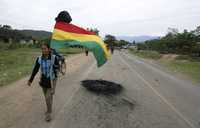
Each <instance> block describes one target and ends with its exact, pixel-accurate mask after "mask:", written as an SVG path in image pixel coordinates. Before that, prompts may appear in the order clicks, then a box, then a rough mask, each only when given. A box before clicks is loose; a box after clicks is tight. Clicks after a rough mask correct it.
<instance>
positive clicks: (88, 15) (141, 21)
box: [0, 0, 200, 35]
mask: <svg viewBox="0 0 200 128" xmlns="http://www.w3.org/2000/svg"><path fill="white" fill-rule="evenodd" d="M0 4H1V7H0V24H10V25H11V26H13V27H14V28H20V29H42V30H48V31H51V30H52V29H53V26H54V23H55V21H54V18H55V17H56V16H57V14H58V13H59V12H60V11H62V10H68V11H69V12H70V14H71V16H72V18H73V23H74V24H77V25H80V26H83V27H97V28H98V29H100V32H101V34H103V35H104V34H106V33H110V34H114V35H143V34H148V35H163V34H164V33H165V32H166V29H167V28H168V27H176V28H178V29H180V30H183V29H184V28H187V29H194V28H195V27H196V26H197V25H200V23H199V20H200V9H199V7H200V1H199V0H140V1H139V0H118V1H117V0H101V1H100V0H98V1H95V0H85V1H82V0H68V1H66V0H57V1H55V0H29V1H27V0H16V1H6V0H1V1H0Z"/></svg>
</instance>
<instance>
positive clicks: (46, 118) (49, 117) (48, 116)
mask: <svg viewBox="0 0 200 128" xmlns="http://www.w3.org/2000/svg"><path fill="white" fill-rule="evenodd" d="M45 120H46V121H47V122H50V121H51V114H50V113H46V117H45Z"/></svg>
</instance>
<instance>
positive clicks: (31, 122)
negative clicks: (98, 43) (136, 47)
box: [0, 51, 200, 128]
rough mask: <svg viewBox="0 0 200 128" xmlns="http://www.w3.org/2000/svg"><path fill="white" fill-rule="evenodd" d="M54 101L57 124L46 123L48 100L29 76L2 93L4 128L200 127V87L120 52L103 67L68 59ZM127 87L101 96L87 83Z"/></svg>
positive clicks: (85, 60)
mask: <svg viewBox="0 0 200 128" xmlns="http://www.w3.org/2000/svg"><path fill="white" fill-rule="evenodd" d="M68 65H70V66H68V71H67V74H66V76H63V77H61V78H60V80H59V82H58V85H57V88H56V94H55V97H54V110H53V120H52V121H51V122H49V123H47V122H45V120H44V112H45V102H44V97H43V95H42V90H41V88H40V87H39V86H37V80H36V81H35V82H34V83H33V86H32V87H27V86H26V85H25V82H26V80H27V78H24V79H22V80H20V81H18V82H16V83H13V85H10V86H8V87H3V88H1V89H0V113H1V115H0V128H66V127H67V128H198V127H200V126H199V120H200V109H199V106H200V102H199V99H200V93H199V92H200V86H199V85H194V84H193V83H192V82H191V81H189V80H184V79H182V78H178V77H177V76H175V75H174V74H172V73H170V72H168V71H166V70H165V69H162V67H160V66H159V65H156V64H152V63H149V62H147V61H144V60H142V59H139V58H137V57H135V56H133V55H130V54H128V53H127V52H118V51H115V53H114V55H113V56H112V58H111V60H109V61H108V62H107V63H106V64H105V65H104V66H103V67H101V68H97V67H96V64H95V60H94V58H93V57H92V56H91V55H90V56H89V57H86V56H84V55H82V56H78V57H76V58H74V59H71V60H69V61H68ZM99 79H101V80H106V81H110V82H114V83H117V84H121V86H122V87H123V89H122V91H121V92H120V93H118V94H109V95H108V94H101V93H95V92H91V91H88V90H87V89H86V88H84V87H83V86H81V81H82V80H99Z"/></svg>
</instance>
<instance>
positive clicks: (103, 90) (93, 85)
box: [81, 79, 122, 95]
mask: <svg viewBox="0 0 200 128" xmlns="http://www.w3.org/2000/svg"><path fill="white" fill-rule="evenodd" d="M81 84H82V86H84V87H85V88H86V89H87V90H89V91H92V92H95V93H98V94H105V95H109V94H118V93H120V92H121V91H122V86H121V85H120V84H118V83H114V82H111V81H106V80H101V79H100V80H83V81H81Z"/></svg>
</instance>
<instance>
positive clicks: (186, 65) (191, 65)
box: [129, 49, 200, 83]
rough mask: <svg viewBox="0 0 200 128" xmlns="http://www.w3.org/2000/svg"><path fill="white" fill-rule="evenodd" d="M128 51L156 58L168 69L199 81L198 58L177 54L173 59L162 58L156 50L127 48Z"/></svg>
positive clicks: (140, 55) (199, 63)
mask: <svg viewBox="0 0 200 128" xmlns="http://www.w3.org/2000/svg"><path fill="white" fill-rule="evenodd" d="M129 51H130V53H132V54H134V55H136V56H139V57H142V58H146V59H153V60H156V61H157V62H159V63H160V64H161V65H164V66H165V67H167V68H168V69H169V70H171V71H173V72H178V73H183V74H184V75H186V76H188V77H189V78H191V79H193V80H194V81H196V82H198V83H200V58H192V57H190V56H183V55H179V56H177V57H176V58H175V59H166V58H165V59H162V55H161V54H159V53H158V52H152V51H136V50H134V49H129Z"/></svg>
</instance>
